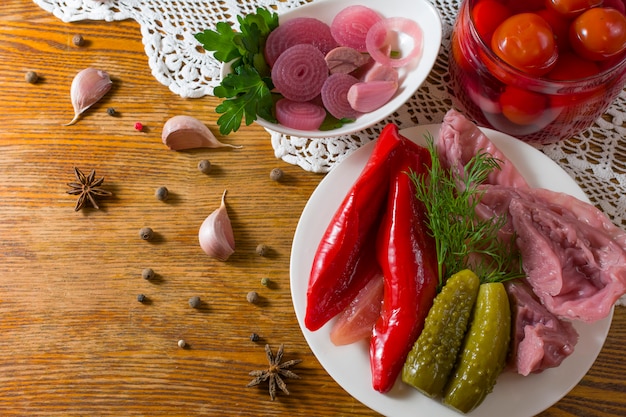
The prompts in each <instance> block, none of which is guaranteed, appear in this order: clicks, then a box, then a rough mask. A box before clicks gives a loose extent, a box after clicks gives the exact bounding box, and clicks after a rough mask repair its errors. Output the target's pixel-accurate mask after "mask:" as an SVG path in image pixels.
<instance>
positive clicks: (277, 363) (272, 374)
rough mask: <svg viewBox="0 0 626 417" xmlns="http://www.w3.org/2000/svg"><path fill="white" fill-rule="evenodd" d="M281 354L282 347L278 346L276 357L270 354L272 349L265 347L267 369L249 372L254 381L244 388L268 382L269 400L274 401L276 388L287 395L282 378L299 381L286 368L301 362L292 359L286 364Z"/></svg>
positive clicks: (285, 385) (297, 377)
mask: <svg viewBox="0 0 626 417" xmlns="http://www.w3.org/2000/svg"><path fill="white" fill-rule="evenodd" d="M283 352H284V346H283V345H280V347H279V348H278V352H276V356H274V355H273V354H272V349H271V348H270V345H265V354H266V356H267V361H268V362H269V365H270V366H269V368H268V369H266V370H260V371H251V372H250V373H249V374H248V375H250V376H253V377H254V379H253V380H252V381H250V382H248V385H246V387H254V386H256V385H259V384H260V383H261V382H264V381H267V380H269V391H270V398H271V399H272V401H274V400H275V399H276V387H277V386H278V388H280V389H281V391H282V392H284V393H285V394H287V395H289V391H288V390H287V384H286V383H285V381H284V380H283V377H286V378H293V379H300V377H299V376H298V375H296V374H295V373H293V372H292V371H290V370H289V369H288V368H290V367H292V366H294V365H297V364H299V363H300V362H302V359H292V360H290V361H287V362H282V360H283Z"/></svg>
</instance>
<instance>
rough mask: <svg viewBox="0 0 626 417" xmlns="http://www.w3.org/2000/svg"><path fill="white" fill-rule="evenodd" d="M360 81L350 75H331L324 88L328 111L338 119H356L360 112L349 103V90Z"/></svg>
mask: <svg viewBox="0 0 626 417" xmlns="http://www.w3.org/2000/svg"><path fill="white" fill-rule="evenodd" d="M358 82H359V80H358V79H357V78H356V77H353V76H352V75H350V74H342V73H336V74H331V75H330V76H329V77H328V79H327V80H326V82H325V83H324V85H323V86H322V101H323V102H324V107H326V110H327V111H328V112H329V113H330V114H332V115H333V116H334V117H336V118H337V119H343V118H346V119H356V117H357V116H358V112H357V111H356V110H354V109H353V108H352V106H351V105H350V103H349V102H348V90H350V87H352V86H353V85H354V84H356V83H358Z"/></svg>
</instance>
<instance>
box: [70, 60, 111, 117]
mask: <svg viewBox="0 0 626 417" xmlns="http://www.w3.org/2000/svg"><path fill="white" fill-rule="evenodd" d="M112 85H113V81H111V77H110V76H109V74H108V73H107V72H106V71H103V70H99V69H96V68H91V67H90V68H85V69H84V70H82V71H80V72H79V73H78V74H76V76H74V79H73V80H72V86H71V87H70V99H71V100H72V106H73V107H74V118H73V119H72V120H71V121H70V122H69V123H66V124H65V126H70V125H73V124H74V123H76V122H77V121H78V118H79V117H80V115H81V114H82V113H83V112H84V111H85V110H87V109H88V108H89V107H91V106H93V105H94V104H96V103H97V102H98V101H99V100H100V99H101V98H102V97H104V96H105V94H106V93H108V92H109V90H110V89H111V86H112Z"/></svg>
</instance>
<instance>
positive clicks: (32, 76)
mask: <svg viewBox="0 0 626 417" xmlns="http://www.w3.org/2000/svg"><path fill="white" fill-rule="evenodd" d="M24 79H25V80H26V82H27V83H29V84H35V83H36V82H37V81H38V80H39V75H37V73H36V72H35V71H27V72H26V74H24Z"/></svg>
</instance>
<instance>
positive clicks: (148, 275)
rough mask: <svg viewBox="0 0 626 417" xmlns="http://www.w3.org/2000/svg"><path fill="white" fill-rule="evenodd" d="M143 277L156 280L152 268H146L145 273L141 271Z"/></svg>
mask: <svg viewBox="0 0 626 417" xmlns="http://www.w3.org/2000/svg"><path fill="white" fill-rule="evenodd" d="M141 277H142V278H143V279H148V280H150V279H152V278H154V271H153V270H152V268H145V269H144V270H143V271H141Z"/></svg>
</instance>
